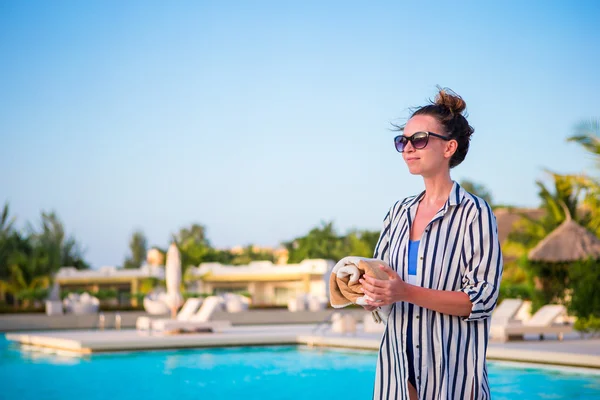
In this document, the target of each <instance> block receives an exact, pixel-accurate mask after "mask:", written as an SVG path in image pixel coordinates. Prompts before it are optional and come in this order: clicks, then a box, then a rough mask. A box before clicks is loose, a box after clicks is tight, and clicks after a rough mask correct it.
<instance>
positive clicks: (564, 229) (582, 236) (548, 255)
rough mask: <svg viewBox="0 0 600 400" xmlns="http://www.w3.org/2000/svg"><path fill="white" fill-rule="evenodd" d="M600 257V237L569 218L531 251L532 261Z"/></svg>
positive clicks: (555, 261) (577, 259)
mask: <svg viewBox="0 0 600 400" xmlns="http://www.w3.org/2000/svg"><path fill="white" fill-rule="evenodd" d="M588 258H593V259H600V239H598V238H597V237H596V236H595V235H594V234H593V233H591V232H589V231H588V230H587V229H585V228H584V227H583V226H581V225H579V224H578V223H577V222H575V221H573V220H572V219H571V216H570V215H569V213H568V212H567V219H566V220H565V221H564V222H563V223H562V224H560V226H559V227H558V228H556V229H555V230H553V231H552V232H551V233H550V234H549V235H548V236H546V237H545V238H544V240H542V241H541V242H539V243H538V245H537V246H535V247H534V248H533V249H531V251H530V252H529V259H530V260H531V261H538V262H549V263H565V262H573V261H580V260H586V259H588Z"/></svg>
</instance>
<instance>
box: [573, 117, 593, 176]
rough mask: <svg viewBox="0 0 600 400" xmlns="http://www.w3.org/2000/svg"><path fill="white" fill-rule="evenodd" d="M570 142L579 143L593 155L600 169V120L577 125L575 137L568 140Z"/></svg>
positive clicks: (591, 120)
mask: <svg viewBox="0 0 600 400" xmlns="http://www.w3.org/2000/svg"><path fill="white" fill-rule="evenodd" d="M567 141H569V142H575V143H579V144H580V145H581V146H583V148H584V149H585V150H587V151H588V152H589V153H591V154H592V155H593V156H594V157H595V158H596V162H597V163H598V167H599V168H600V119H590V120H589V121H584V122H582V123H580V124H579V125H577V127H576V128H575V135H573V136H571V137H569V138H568V139H567Z"/></svg>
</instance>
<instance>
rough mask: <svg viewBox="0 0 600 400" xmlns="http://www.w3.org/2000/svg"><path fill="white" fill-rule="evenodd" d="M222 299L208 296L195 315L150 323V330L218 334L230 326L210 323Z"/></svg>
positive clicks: (221, 322) (222, 322)
mask: <svg viewBox="0 0 600 400" xmlns="http://www.w3.org/2000/svg"><path fill="white" fill-rule="evenodd" d="M222 303H223V299H221V298H220V297H217V296H209V297H207V298H206V299H204V302H203V303H202V306H201V307H200V309H199V310H198V312H196V313H195V314H193V315H191V316H190V317H189V318H187V319H185V320H184V319H181V320H178V319H159V320H154V321H152V330H153V331H155V332H163V333H179V332H204V331H209V332H219V331H222V330H223V329H226V328H228V327H230V326H231V322H229V321H211V320H210V318H211V317H212V316H213V314H214V313H215V311H217V310H220V309H222V307H223V304H222Z"/></svg>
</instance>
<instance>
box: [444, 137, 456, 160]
mask: <svg viewBox="0 0 600 400" xmlns="http://www.w3.org/2000/svg"><path fill="white" fill-rule="evenodd" d="M456 150H458V142H457V141H456V140H449V141H448V142H447V143H446V150H445V151H444V157H445V158H450V157H452V156H453V155H454V153H456Z"/></svg>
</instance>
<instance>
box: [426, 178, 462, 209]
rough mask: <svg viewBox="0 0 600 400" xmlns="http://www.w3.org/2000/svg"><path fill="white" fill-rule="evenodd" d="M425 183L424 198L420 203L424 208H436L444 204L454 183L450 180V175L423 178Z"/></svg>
mask: <svg viewBox="0 0 600 400" xmlns="http://www.w3.org/2000/svg"><path fill="white" fill-rule="evenodd" d="M424 181H425V196H424V197H423V198H422V199H421V203H422V204H424V205H426V206H437V205H439V204H441V203H445V202H446V201H447V200H448V196H450V191H451V190H452V186H453V185H454V182H452V179H451V178H450V173H444V174H440V175H436V176H432V177H427V178H424Z"/></svg>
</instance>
